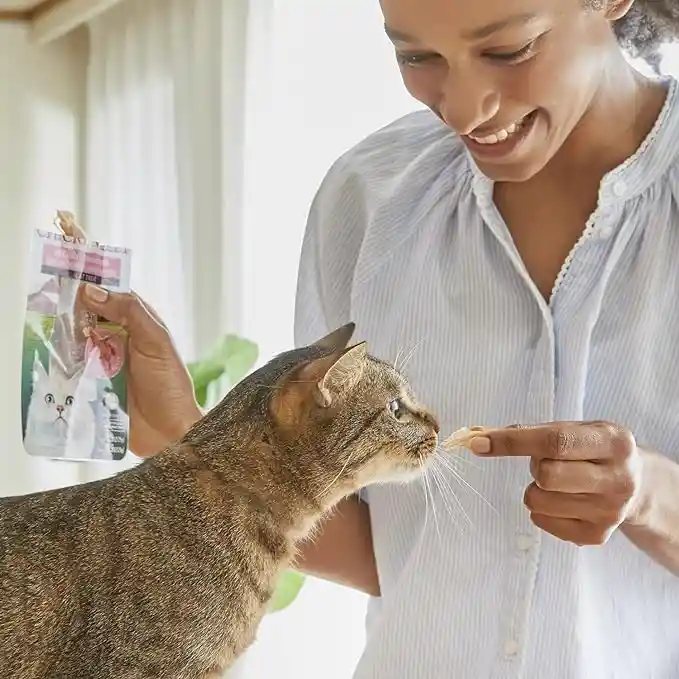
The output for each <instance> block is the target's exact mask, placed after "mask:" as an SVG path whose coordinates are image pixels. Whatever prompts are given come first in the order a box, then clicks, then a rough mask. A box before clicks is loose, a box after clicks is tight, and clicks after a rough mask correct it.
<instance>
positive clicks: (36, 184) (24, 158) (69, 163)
mask: <svg viewBox="0 0 679 679" xmlns="http://www.w3.org/2000/svg"><path fill="white" fill-rule="evenodd" d="M86 61H87V43H86V35H85V34H84V33H82V32H76V33H74V34H72V35H71V36H69V37H68V38H67V39H64V40H61V41H59V42H57V43H55V44H52V45H49V46H48V47H43V48H38V47H35V46H34V45H32V44H31V43H30V41H29V39H28V34H27V30H26V28H25V27H24V26H23V25H21V24H12V23H4V24H0V102H2V103H1V104H0V151H1V152H2V156H1V158H2V160H1V161H0V162H1V164H2V165H1V166H2V171H1V174H0V233H1V234H2V237H3V239H4V244H3V248H2V249H3V254H2V266H0V290H2V292H3V294H2V311H1V313H2V319H3V320H2V328H3V329H2V333H0V376H1V379H0V469H2V474H0V496H2V495H10V494H17V493H21V492H28V491H31V490H34V489H37V488H42V487H45V486H46V485H48V484H49V485H60V484H62V483H68V479H69V478H70V470H69V469H66V468H65V467H64V466H61V467H60V466H59V465H58V464H54V463H51V464H50V463H45V462H43V463H42V464H40V463H39V462H36V461H34V460H31V459H30V458H28V456H27V455H26V454H25V453H24V452H23V448H22V444H21V438H20V418H19V398H18V394H19V374H20V355H21V354H20V345H21V333H22V325H23V324H22V319H23V313H24V303H25V294H26V287H27V279H26V273H27V272H26V262H27V253H28V248H29V243H30V235H31V232H32V230H33V229H35V228H38V227H43V228H45V227H49V225H50V224H51V220H52V219H53V215H54V211H55V210H56V209H57V208H64V209H72V210H77V209H78V205H79V195H78V185H79V183H80V182H79V180H80V172H81V163H80V152H81V127H80V125H81V120H82V117H81V114H82V111H83V108H84V103H83V102H84V100H83V96H84V79H85V67H86ZM46 465H49V466H46Z"/></svg>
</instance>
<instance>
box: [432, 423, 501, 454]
mask: <svg viewBox="0 0 679 679" xmlns="http://www.w3.org/2000/svg"><path fill="white" fill-rule="evenodd" d="M489 431H491V430H490V429H488V428H486V427H462V428H461V429H458V430H457V431H454V432H453V433H452V434H451V435H450V436H449V437H448V438H446V439H445V440H444V441H442V442H441V447H442V448H443V449H444V450H452V449H453V448H468V447H469V444H470V443H471V442H472V441H473V440H474V439H475V438H476V437H477V436H483V435H484V434H486V433H488V432H489Z"/></svg>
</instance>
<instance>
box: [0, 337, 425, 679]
mask: <svg viewBox="0 0 679 679" xmlns="http://www.w3.org/2000/svg"><path fill="white" fill-rule="evenodd" d="M352 331H353V326H352V325H351V324H350V325H348V326H344V327H343V328H340V329H339V330H337V331H335V333H333V334H332V335H330V336H328V337H327V338H324V340H321V341H320V342H319V343H317V344H315V345H312V346H311V347H307V348H303V349H298V350H294V351H290V352H287V353H284V354H281V355H280V356H278V357H276V358H275V359H273V360H272V361H271V362H269V363H268V364H267V365H266V366H264V367H263V368H261V369H260V370H258V371H256V372H255V373H253V374H252V375H251V376H250V377H248V378H246V379H245V380H243V381H242V382H241V383H240V384H239V385H237V386H236V387H235V388H234V389H233V390H232V391H231V392H230V393H229V394H228V395H227V396H226V398H225V399H224V400H223V401H222V402H221V403H220V404H219V405H218V406H216V407H215V408H214V409H213V410H212V411H211V412H210V413H208V414H207V415H206V416H205V417H204V418H203V419H202V420H201V421H199V422H198V423H197V424H196V425H195V426H194V427H193V428H192V429H191V430H190V431H189V432H188V433H187V435H186V436H185V437H184V439H183V440H182V441H181V442H180V443H178V444H176V445H172V446H170V447H169V448H168V449H166V450H165V451H164V452H162V453H160V454H159V455H157V456H155V457H153V458H151V459H149V460H147V461H145V462H144V463H142V464H141V465H139V466H138V467H136V468H134V469H131V470H128V471H125V472H123V473H121V474H119V475H118V476H116V477H113V478H110V479H107V480H104V481H98V482H94V483H89V484H84V485H81V486H77V487H71V488H66V489H61V490H56V491H51V492H46V493H38V494H34V495H29V496H23V497H16V498H5V499H2V500H0V677H2V679H48V678H49V679H159V678H162V679H207V677H218V676H221V673H222V672H223V671H224V670H225V669H226V668H228V667H230V666H231V665H232V663H233V662H234V660H235V659H236V658H237V657H238V656H239V655H240V654H241V653H242V652H243V651H244V650H245V649H246V648H247V647H248V646H249V645H250V644H251V642H252V641H253V638H254V635H255V632H256V628H257V626H258V624H259V621H260V619H261V617H262V615H263V614H264V613H265V611H266V607H267V604H268V602H269V599H270V597H271V594H272V592H273V590H274V587H275V583H276V580H277V577H278V575H279V574H280V573H281V571H282V570H283V569H284V568H286V567H288V566H289V565H290V564H291V562H292V559H293V558H294V553H295V543H296V542H297V541H298V540H299V539H301V538H303V537H305V536H308V535H309V533H310V531H311V530H312V528H313V526H314V525H315V524H316V523H317V522H318V520H319V519H320V518H321V517H322V515H323V514H324V513H325V512H327V511H328V510H329V509H330V508H331V507H332V506H333V505H335V504H336V503H337V502H338V501H339V500H340V499H341V498H342V497H344V496H346V495H348V494H351V493H353V492H355V491H356V490H357V489H358V488H360V487H362V486H364V485H366V484H368V483H372V482H376V481H386V480H391V479H396V478H409V477H413V476H415V475H417V474H418V473H419V472H420V470H421V469H422V466H423V464H425V463H426V461H427V459H428V458H429V457H430V456H431V455H432V453H433V452H434V450H435V447H436V445H437V433H438V425H437V424H436V421H435V420H434V419H433V417H432V416H431V415H430V414H429V413H428V412H427V411H426V410H424V409H423V408H422V407H421V406H420V405H418V403H417V401H416V400H415V397H414V395H413V393H412V391H411V390H410V389H409V387H408V385H407V384H406V382H405V380H404V378H403V377H401V376H400V375H399V374H398V373H397V372H396V371H395V370H394V368H392V367H391V366H390V365H387V364H386V363H383V362H381V361H378V360H376V359H374V358H371V357H370V356H368V355H367V354H366V347H365V344H359V345H356V346H354V347H351V348H349V349H347V348H346V346H347V343H348V341H349V339H350V337H351V333H352ZM397 399H398V400H397Z"/></svg>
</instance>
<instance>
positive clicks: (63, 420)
mask: <svg viewBox="0 0 679 679" xmlns="http://www.w3.org/2000/svg"><path fill="white" fill-rule="evenodd" d="M78 380H79V376H78V375H75V376H73V377H68V376H66V375H65V374H64V373H63V372H62V371H61V370H59V369H58V368H57V366H55V368H54V369H53V370H52V371H51V373H48V372H47V370H45V367H44V366H43V364H42V361H41V360H40V358H39V357H38V356H37V355H36V356H35V357H34V360H33V393H32V395H31V418H32V419H33V420H34V421H40V422H42V423H45V424H49V423H52V424H55V425H59V424H63V425H67V424H68V422H69V420H70V417H71V414H72V412H73V408H74V404H75V399H76V391H77V388H78Z"/></svg>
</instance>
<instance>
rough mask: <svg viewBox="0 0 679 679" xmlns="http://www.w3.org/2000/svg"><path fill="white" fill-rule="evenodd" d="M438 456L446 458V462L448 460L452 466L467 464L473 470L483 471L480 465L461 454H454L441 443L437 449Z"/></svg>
mask: <svg viewBox="0 0 679 679" xmlns="http://www.w3.org/2000/svg"><path fill="white" fill-rule="evenodd" d="M436 455H440V456H442V457H445V459H446V460H448V461H449V462H450V463H451V464H458V463H461V464H465V465H467V466H468V467H472V468H473V469H478V470H479V471H483V468H482V467H480V466H479V465H478V464H476V463H475V462H473V461H472V460H470V459H469V458H467V457H465V456H464V455H460V454H455V453H452V454H451V451H450V449H448V448H446V447H445V446H444V445H443V444H441V443H439V444H438V446H437V447H436Z"/></svg>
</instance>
